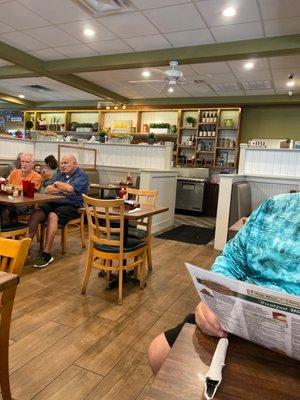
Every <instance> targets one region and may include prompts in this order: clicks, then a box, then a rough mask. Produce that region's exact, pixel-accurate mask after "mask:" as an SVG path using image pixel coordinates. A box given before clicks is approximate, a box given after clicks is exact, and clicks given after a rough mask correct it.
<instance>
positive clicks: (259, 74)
mask: <svg viewBox="0 0 300 400" xmlns="http://www.w3.org/2000/svg"><path fill="white" fill-rule="evenodd" d="M235 76H236V79H237V80H238V81H240V82H246V81H257V80H264V79H271V72H270V70H269V69H267V70H261V71H256V70H254V69H252V70H251V71H246V70H243V71H240V72H235Z"/></svg>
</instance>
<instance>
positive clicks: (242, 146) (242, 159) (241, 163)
mask: <svg viewBox="0 0 300 400" xmlns="http://www.w3.org/2000/svg"><path fill="white" fill-rule="evenodd" d="M246 148H247V144H246V143H241V144H240V157H239V172H238V173H239V174H241V175H243V174H244V173H245V159H246Z"/></svg>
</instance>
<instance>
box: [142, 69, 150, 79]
mask: <svg viewBox="0 0 300 400" xmlns="http://www.w3.org/2000/svg"><path fill="white" fill-rule="evenodd" d="M142 75H143V77H144V78H150V76H151V73H150V72H149V71H143V72H142Z"/></svg>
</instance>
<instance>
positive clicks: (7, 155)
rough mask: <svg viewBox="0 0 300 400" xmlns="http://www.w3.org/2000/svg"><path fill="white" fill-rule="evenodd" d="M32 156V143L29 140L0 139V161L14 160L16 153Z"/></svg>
mask: <svg viewBox="0 0 300 400" xmlns="http://www.w3.org/2000/svg"><path fill="white" fill-rule="evenodd" d="M21 152H22V153H30V154H34V143H32V142H31V141H30V140H20V139H13V138H11V139H10V138H6V137H1V138H0V159H1V160H15V159H16V158H17V154H18V153H21Z"/></svg>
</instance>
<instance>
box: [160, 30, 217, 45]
mask: <svg viewBox="0 0 300 400" xmlns="http://www.w3.org/2000/svg"><path fill="white" fill-rule="evenodd" d="M165 37H166V38H167V39H168V40H169V41H170V42H171V43H172V45H173V46H174V47H184V46H197V45H198V44H209V43H214V42H215V40H214V38H213V37H212V35H211V33H210V32H209V30H208V29H206V28H204V29H194V30H191V31H180V32H172V33H165Z"/></svg>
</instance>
